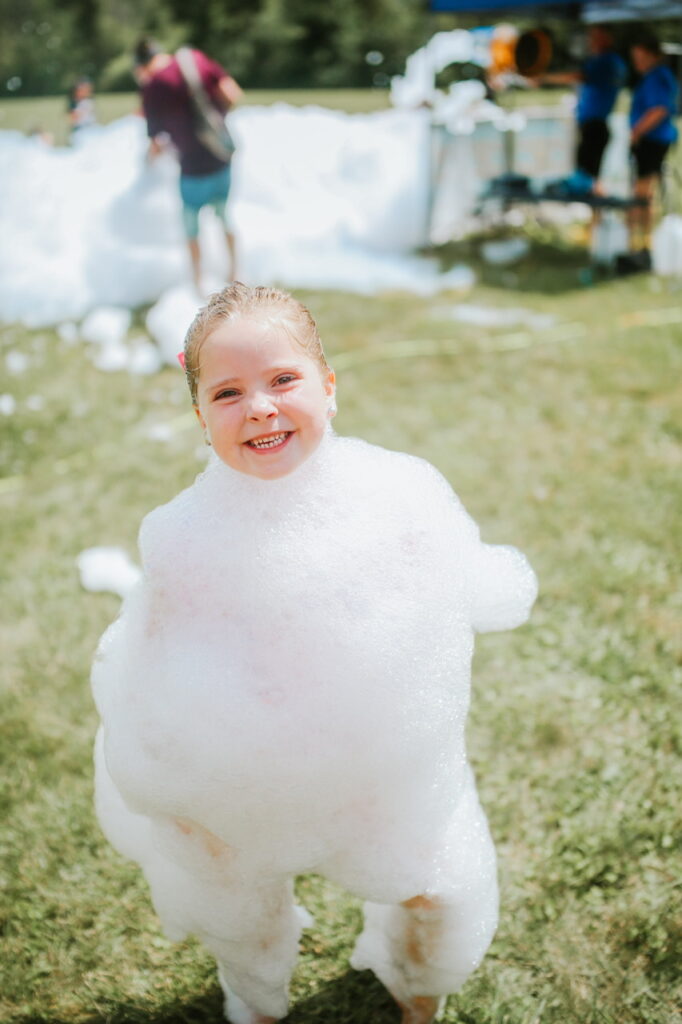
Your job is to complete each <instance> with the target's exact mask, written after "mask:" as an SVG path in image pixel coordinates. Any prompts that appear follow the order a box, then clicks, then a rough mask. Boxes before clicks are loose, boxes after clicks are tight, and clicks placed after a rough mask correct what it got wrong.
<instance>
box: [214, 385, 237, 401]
mask: <svg viewBox="0 0 682 1024" xmlns="http://www.w3.org/2000/svg"><path fill="white" fill-rule="evenodd" d="M238 394H239V392H238V391H237V390H236V389H235V388H225V390H224V391H219V392H218V394H217V395H216V396H215V398H214V401H215V402H217V401H219V400H220V399H221V398H236V396H237V395H238Z"/></svg>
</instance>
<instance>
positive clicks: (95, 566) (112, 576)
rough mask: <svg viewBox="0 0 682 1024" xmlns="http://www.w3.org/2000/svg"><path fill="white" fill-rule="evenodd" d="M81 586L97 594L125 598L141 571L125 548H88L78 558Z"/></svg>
mask: <svg viewBox="0 0 682 1024" xmlns="http://www.w3.org/2000/svg"><path fill="white" fill-rule="evenodd" d="M76 565H77V566H78V572H79V574H80V581H81V585H82V586H83V587H84V589H85V590H91V591H94V592H95V593H99V592H102V591H106V592H109V593H112V594H118V595H119V597H125V596H126V595H127V594H129V593H130V591H131V590H132V589H133V587H134V586H135V584H136V583H137V582H138V580H139V579H140V569H139V567H138V566H137V565H135V563H134V562H133V561H132V560H131V558H130V556H129V555H128V553H127V552H126V551H124V550H123V548H117V547H95V548H86V549H85V551H81V553H80V554H79V555H78V557H77V558H76Z"/></svg>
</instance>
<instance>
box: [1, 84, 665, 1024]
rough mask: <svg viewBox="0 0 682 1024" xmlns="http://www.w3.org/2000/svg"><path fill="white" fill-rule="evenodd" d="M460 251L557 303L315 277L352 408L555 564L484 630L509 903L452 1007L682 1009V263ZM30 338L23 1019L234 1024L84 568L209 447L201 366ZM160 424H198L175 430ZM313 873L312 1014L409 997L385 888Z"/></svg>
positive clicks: (21, 694)
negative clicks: (131, 758)
mask: <svg viewBox="0 0 682 1024" xmlns="http://www.w3.org/2000/svg"><path fill="white" fill-rule="evenodd" d="M372 95H375V94H372ZM17 102H18V101H13V102H12V106H13V107H14V104H15V103H17ZM6 107H7V105H3V107H2V109H6ZM442 255H443V259H444V261H446V262H448V261H453V260H456V259H459V258H465V259H467V260H471V261H472V262H473V263H474V264H475V266H476V267H477V269H478V271H479V275H480V276H479V284H478V285H477V286H476V287H475V288H474V290H473V291H472V292H471V293H470V294H468V295H467V296H466V297H465V299H466V301H468V302H475V303H477V304H481V305H490V306H513V307H518V306H523V307H525V308H527V309H529V310H531V311H533V312H536V313H549V314H551V315H552V316H553V317H555V323H554V325H553V326H550V327H547V328H545V329H544V330H541V331H532V330H528V329H526V328H524V327H518V328H516V327H515V328H506V329H499V328H496V329H492V328H491V329H482V328H480V327H473V326H469V325H461V324H455V323H454V322H453V320H452V319H451V318H450V317H449V314H450V311H451V307H452V306H453V305H454V304H455V303H456V302H458V301H462V299H463V297H462V296H460V295H456V294H453V293H444V294H441V295H439V296H437V297H436V298H434V299H431V300H427V299H423V298H418V297H414V296H408V295H403V294H398V293H395V294H385V295H381V296H378V297H377V298H367V297H359V296H356V295H353V296H349V295H344V294H342V293H334V292H314V293H313V292H309V293H302V297H303V298H304V300H306V301H307V302H308V303H309V305H310V306H311V308H312V310H313V312H314V314H315V315H316V317H317V319H318V321H319V324H320V328H321V332H322V336H323V339H324V340H325V342H326V347H327V350H328V354H329V356H330V358H331V362H332V363H333V364H335V366H336V369H337V376H338V382H339V407H340V412H339V416H338V419H337V421H336V424H337V428H338V430H339V432H340V433H343V434H353V435H359V436H362V437H365V438H367V439H368V440H370V441H373V442H376V443H379V444H382V445H385V446H386V447H390V448H398V449H404V450H407V451H410V452H414V453H417V454H419V455H423V456H425V457H427V458H428V459H430V460H431V461H432V462H433V463H434V464H435V465H437V466H438V467H439V468H440V469H441V470H442V471H443V472H444V473H445V475H446V476H447V477H448V479H449V480H450V481H451V482H452V484H453V486H454V487H455V489H456V490H457V492H458V493H459V495H460V496H461V498H462V499H463V501H464V502H465V504H466V506H467V508H468V509H469V510H470V512H471V513H472V514H473V515H474V516H475V517H476V519H477V520H478V521H479V523H480V524H481V527H482V532H483V537H484V539H485V540H487V541H490V542H499V543H506V542H510V543H514V544H517V545H518V546H519V547H520V548H521V549H522V550H524V551H525V552H526V553H527V554H528V556H529V558H530V560H531V562H532V564H533V565H534V567H535V568H536V570H537V573H538V575H539V579H540V587H541V593H540V598H539V601H538V604H537V606H536V609H535V611H534V613H533V616H532V619H531V622H530V624H529V625H528V626H526V627H524V628H523V629H520V630H517V631H515V632H512V633H503V634H499V635H488V636H484V637H482V638H480V639H479V641H478V644H477V653H476V657H475V663H474V687H473V704H472V713H471V718H470V726H469V746H470V753H471V756H472V760H473V763H474V766H475V768H476V771H477V774H478V778H479V788H480V793H481V797H482V800H483V803H484V806H485V807H486V809H487V812H488V815H489V818H490V823H491V828H492V831H493V835H494V838H495V841H496V844H497V849H498V855H499V866H500V879H501V893H502V911H501V921H500V927H499V931H498V934H497V937H496V939H495V942H494V944H493V946H492V949H491V951H490V953H489V955H488V957H487V958H486V960H485V961H484V964H483V965H482V967H481V968H480V969H479V970H478V972H476V974H475V975H474V976H473V977H472V978H471V979H470V981H469V982H468V983H467V984H466V986H465V987H464V989H463V990H462V992H461V993H459V994H458V995H456V996H454V997H452V998H451V999H450V1001H449V1003H448V1008H447V1012H446V1018H445V1019H446V1021H448V1022H449V1024H671V1022H679V1021H682V1011H681V1009H680V1007H681V1001H682V985H681V983H680V970H679V956H680V949H682V893H681V888H682V877H681V873H680V855H679V854H680V849H679V847H680V835H681V829H680V811H679V807H680V801H679V792H680V784H681V783H682V771H681V768H680V765H681V761H680V754H681V753H682V736H681V721H680V714H679V708H680V692H681V684H682V632H681V630H680V617H681V613H682V596H681V591H680V586H679V564H680V553H681V548H682V545H681V544H680V540H681V534H682V527H681V523H680V508H681V507H682V472H681V470H682V446H681V444H680V442H681V441H682V389H681V388H680V379H681V373H682V289H680V286H679V282H665V281H662V280H660V279H657V278H654V277H651V276H640V277H637V278H629V279H622V280H603V281H596V283H594V284H592V285H591V286H585V282H586V281H587V280H588V278H587V277H586V275H585V269H586V260H585V254H584V252H583V251H582V250H580V249H577V248H574V247H572V246H571V245H570V244H567V243H564V244H562V245H561V246H558V245H557V244H556V240H552V239H548V238H545V237H542V238H536V239H535V240H534V241H533V246H532V249H531V252H530V253H529V255H528V256H527V257H526V258H524V259H523V260H522V261H521V262H520V263H519V264H517V265H516V266H514V267H513V268H502V269H500V268H489V267H486V266H485V265H484V264H482V263H480V262H479V261H478V256H477V247H476V245H475V243H473V242H469V243H466V244H464V243H463V244H461V245H459V246H452V247H450V248H449V249H448V250H447V251H444V252H443V253H442ZM406 343H407V344H406ZM0 345H1V351H0V359H1V360H2V362H1V363H0V365H3V368H4V359H5V355H6V354H7V352H9V351H12V350H19V351H21V352H24V353H25V354H26V355H27V356H28V357H29V360H30V365H29V367H28V369H27V371H26V372H25V373H23V374H19V375H11V374H5V377H4V380H3V383H2V385H1V386H0V391H4V392H6V393H10V394H12V395H13V396H14V397H15V399H16V402H17V409H16V412H15V414H14V415H12V416H2V415H0V456H1V458H0V462H1V465H2V467H3V468H2V472H3V477H2V478H1V479H0V512H1V514H2V521H3V531H2V538H1V539H0V545H1V547H0V557H1V559H2V567H3V572H2V582H1V586H2V607H3V611H4V615H3V618H2V623H1V624H0V630H1V631H2V649H3V684H2V724H1V729H2V734H1V739H0V750H2V753H3V754H4V757H5V772H4V775H3V787H2V812H3V816H2V817H3V828H2V830H1V831H0V844H1V845H2V859H3V863H4V870H3V872H2V886H0V920H1V923H2V924H1V927H2V943H3V955H2V957H1V961H0V1021H2V1022H3V1024H5V1022H7V1024H10V1022H11V1024H95V1022H103V1021H107V1022H110V1024H173V1022H177V1021H184V1022H196V1024H199V1022H201V1024H219V1021H220V1019H221V998H220V992H219V988H218V984H217V981H216V978H215V972H214V968H213V965H212V962H211V960H210V958H209V957H208V956H207V955H206V954H205V953H204V952H203V950H202V949H201V948H199V947H198V946H196V945H195V944H193V943H185V944H182V945H179V946H176V945H172V944H171V943H169V942H167V941H166V940H165V939H164V938H163V936H162V935H161V933H160V930H159V926H158V922H157V920H156V917H155V915H154V913H153V911H152V910H151V905H150V902H149V898H148V894H147V889H146V886H145V883H144V881H143V880H142V877H141V875H140V873H139V871H138V870H137V868H136V867H135V866H134V865H131V864H128V863H125V862H124V861H123V860H122V859H121V858H120V857H119V856H118V855H117V854H116V853H114V851H113V850H112V849H111V848H110V847H109V846H108V845H107V843H106V842H105V840H104V839H103V837H102V836H101V834H100V832H99V829H98V827H97V824H96V822H95V819H94V814H93V810H92V770H91V748H92V740H93V737H94V732H95V728H96V715H95V711H94V707H93V705H92V701H91V697H90V692H89V683H88V675H89V666H90V662H91V659H92V655H93V651H94V648H95V645H96V642H97V639H98V637H99V635H100V634H101V632H102V631H103V629H104V628H105V626H106V625H107V624H108V623H109V622H110V621H111V619H112V618H113V617H114V616H115V615H116V613H117V610H118V607H119V601H118V599H117V598H115V597H113V596H111V595H106V594H100V595H98V594H95V595H93V594H89V593H86V592H85V591H83V590H82V589H81V587H80V585H79V580H78V574H77V571H76V567H75V558H76V556H77V554H78V553H79V552H80V551H81V550H82V549H83V548H86V547H89V546H92V545H96V544H116V545H122V546H123V547H125V548H126V549H127V550H128V551H129V552H130V553H131V554H132V555H135V552H136V548H135V539H136V533H137V529H138V526H139V522H140V520H141V518H142V516H143V515H144V514H145V513H146V512H147V511H148V510H149V509H150V508H152V507H153V506H155V505H158V504H159V503H161V502H164V501H166V500H168V499H169V498H170V497H171V496H172V495H173V494H175V493H176V492H177V491H178V490H179V489H180V488H181V487H183V486H185V485H187V484H188V483H189V482H190V481H191V480H192V479H193V477H194V475H195V474H196V472H197V471H198V470H199V469H200V468H201V465H202V460H203V446H202V442H201V436H200V434H199V432H198V428H197V426H196V424H195V422H194V419H193V416H192V415H191V412H190V409H189V402H188V397H187V395H186V392H185V386H184V381H183V380H182V378H181V375H180V373H179V371H178V370H177V369H173V368H166V369H164V370H163V371H161V372H160V373H158V374H156V375H155V376H153V377H152V378H138V377H130V376H128V375H127V374H125V373H116V374H105V373H101V372H99V371H97V370H96V369H95V368H94V367H93V366H92V364H91V362H90V361H89V359H88V358H87V353H86V348H85V346H81V345H75V346H74V345H67V344H66V343H65V342H64V341H62V340H60V338H59V337H58V335H57V334H56V332H54V331H52V330H48V329H44V330H36V331H28V330H27V329H25V328H23V327H21V326H17V325H13V326H5V327H4V328H2V331H1V334H0ZM35 395H40V396H41V397H42V400H43V406H42V408H39V407H38V406H39V405H40V403H39V402H36V401H35V399H34V398H33V397H32V396H35ZM158 423H170V424H171V426H172V428H173V431H174V433H173V440H172V442H171V443H169V444H166V443H161V442H159V441H153V440H151V439H150V438H149V436H148V430H149V427H150V426H151V425H153V424H158ZM299 896H300V899H301V901H302V902H303V903H304V904H305V905H306V906H307V907H308V909H309V910H310V911H311V912H312V913H313V914H314V915H315V919H316V924H315V928H314V930H313V931H312V932H307V933H305V935H304V939H303V946H302V953H301V958H300V963H299V967H298V970H297V972H296V975H295V978H294V984H293V990H292V1011H291V1014H290V1017H289V1018H288V1019H289V1020H291V1022H292V1024H322V1022H324V1024H375V1022H376V1024H389V1022H391V1021H394V1020H395V1019H396V1016H397V1015H396V1011H395V1010H394V1008H393V1007H392V1005H391V1003H390V1000H389V999H388V997H387V996H386V994H385V993H384V992H383V990H382V989H381V987H380V986H379V985H378V984H377V983H376V982H375V981H374V980H373V979H372V977H371V976H369V975H368V974H361V975H356V974H355V973H353V972H352V971H350V969H349V967H348V963H347V958H348V954H349V952H350V949H351V947H352V943H353V939H354V936H355V934H356V932H357V929H358V927H359V919H360V918H359V905H358V903H357V901H356V900H354V899H351V898H349V897H348V896H347V895H346V894H345V893H343V892H341V891H340V890H338V889H336V888H335V887H333V886H330V885H327V884H325V883H323V882H322V881H321V880H319V879H317V878H305V879H301V880H300V882H299Z"/></svg>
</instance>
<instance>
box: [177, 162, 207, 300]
mask: <svg viewBox="0 0 682 1024" xmlns="http://www.w3.org/2000/svg"><path fill="white" fill-rule="evenodd" d="M206 181H207V179H206V178H205V177H203V176H199V175H190V174H181V175H180V198H181V199H182V225H183V227H184V229H185V238H186V239H187V248H188V249H189V260H190V265H191V268H192V281H193V282H194V287H195V288H196V290H197V291H198V292H199V293H201V249H200V247H199V213H200V211H201V207H202V206H204V205H205V204H206V202H208V201H210V198H211V197H210V193H208V197H207V190H206Z"/></svg>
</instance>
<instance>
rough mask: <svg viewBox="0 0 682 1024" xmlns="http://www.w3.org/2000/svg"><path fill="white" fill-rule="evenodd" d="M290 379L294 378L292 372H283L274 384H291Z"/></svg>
mask: <svg viewBox="0 0 682 1024" xmlns="http://www.w3.org/2000/svg"><path fill="white" fill-rule="evenodd" d="M292 380H296V376H295V375H294V374H293V373H283V374H282V375H281V376H279V377H278V378H277V380H276V381H275V384H291V382H292Z"/></svg>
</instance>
